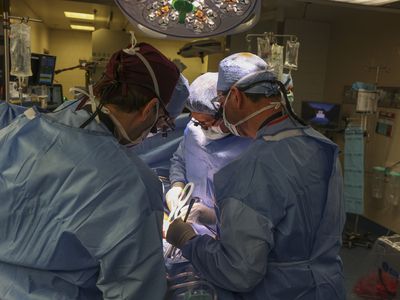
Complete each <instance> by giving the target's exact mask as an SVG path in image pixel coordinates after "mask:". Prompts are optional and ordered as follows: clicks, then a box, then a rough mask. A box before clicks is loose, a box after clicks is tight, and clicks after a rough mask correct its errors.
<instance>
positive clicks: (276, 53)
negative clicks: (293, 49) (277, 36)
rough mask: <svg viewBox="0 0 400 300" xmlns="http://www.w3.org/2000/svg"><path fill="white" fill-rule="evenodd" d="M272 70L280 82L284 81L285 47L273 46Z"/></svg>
mask: <svg viewBox="0 0 400 300" xmlns="http://www.w3.org/2000/svg"><path fill="white" fill-rule="evenodd" d="M270 63H271V66H272V68H273V70H271V71H272V72H273V73H274V74H275V76H276V78H277V79H278V80H279V81H282V75H283V46H279V45H278V44H273V45H272V48H271V59H270Z"/></svg>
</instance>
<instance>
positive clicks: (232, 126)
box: [222, 89, 281, 136]
mask: <svg viewBox="0 0 400 300" xmlns="http://www.w3.org/2000/svg"><path fill="white" fill-rule="evenodd" d="M231 92H232V89H231V90H230V91H229V93H228V95H227V96H226V102H225V105H224V106H226V104H227V103H228V100H229V97H230V95H231ZM280 106H281V102H271V103H270V104H269V105H267V106H265V107H263V108H261V109H259V110H257V111H255V112H253V113H252V114H250V115H248V116H247V117H245V118H244V119H242V120H240V121H238V122H236V123H235V124H232V123H230V122H229V121H228V119H227V118H226V110H225V108H224V109H223V111H222V117H223V119H224V124H225V126H226V128H228V129H229V131H230V132H232V133H233V134H234V135H236V136H240V133H239V131H238V129H237V128H238V126H240V125H242V124H243V123H245V122H247V121H248V120H250V119H251V118H254V117H255V116H257V115H259V114H260V113H262V112H264V111H266V110H269V109H271V108H274V109H278V108H279V107H280Z"/></svg>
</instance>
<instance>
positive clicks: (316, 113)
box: [301, 101, 340, 128]
mask: <svg viewBox="0 0 400 300" xmlns="http://www.w3.org/2000/svg"><path fill="white" fill-rule="evenodd" d="M301 116H302V118H303V119H304V120H305V121H306V122H307V123H309V124H310V125H314V126H317V127H326V128H337V127H339V118H340V105H338V104H334V103H325V102H314V101H303V102H302V106H301Z"/></svg>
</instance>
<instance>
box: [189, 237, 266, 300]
mask: <svg viewBox="0 0 400 300" xmlns="http://www.w3.org/2000/svg"><path fill="white" fill-rule="evenodd" d="M182 252H183V256H184V257H185V258H187V259H188V260H189V261H190V262H191V263H192V265H193V266H194V267H195V269H196V270H197V271H198V272H200V274H201V275H202V276H203V277H204V278H205V279H207V280H208V281H209V282H210V283H212V284H214V285H216V286H218V287H220V288H223V289H226V290H228V291H232V292H248V291H251V290H252V289H253V288H254V287H255V286H256V285H257V284H258V283H259V282H260V281H261V280H262V278H263V277H264V274H262V273H259V272H258V271H256V270H255V269H253V268H252V267H250V266H247V265H246V264H245V263H243V261H239V260H238V261H235V260H232V257H229V256H228V255H227V253H226V252H225V251H224V249H223V248H222V247H221V243H220V241H218V240H214V239H213V238H211V237H210V236H208V235H202V236H197V237H195V238H193V239H192V240H190V241H189V242H188V243H187V244H186V245H185V246H184V247H183V249H182ZM261 263H262V262H261Z"/></svg>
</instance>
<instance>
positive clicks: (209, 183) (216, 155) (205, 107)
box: [166, 73, 252, 234]
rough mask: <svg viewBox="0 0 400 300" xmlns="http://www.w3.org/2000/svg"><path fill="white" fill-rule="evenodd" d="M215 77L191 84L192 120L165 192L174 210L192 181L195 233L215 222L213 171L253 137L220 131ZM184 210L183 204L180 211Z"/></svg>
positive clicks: (232, 158)
mask: <svg viewBox="0 0 400 300" xmlns="http://www.w3.org/2000/svg"><path fill="white" fill-rule="evenodd" d="M217 80H218V73H206V74H203V75H201V76H200V77H198V78H197V79H196V80H195V81H193V83H192V84H191V85H190V88H189V91H190V96H189V98H188V101H187V104H186V107H187V108H188V109H189V110H190V111H191V113H192V121H191V122H190V123H189V124H188V125H187V127H186V129H185V133H184V137H183V140H182V141H181V143H180V145H179V147H178V149H177V151H176V152H175V153H174V155H173V157H172V159H171V168H170V174H169V178H170V182H171V184H172V187H171V189H170V190H169V191H168V193H167V194H166V202H167V205H168V207H169V209H170V210H174V209H175V208H176V206H177V205H178V197H179V195H180V193H181V192H182V189H183V187H184V186H185V184H187V183H188V182H193V183H194V185H195V188H194V191H193V194H192V196H194V197H198V198H199V202H198V203H195V204H194V206H193V208H192V210H191V214H190V215H189V220H190V221H191V222H193V223H195V228H196V230H197V232H198V233H208V234H212V232H210V231H209V230H208V229H207V228H206V227H204V226H203V225H206V226H207V227H208V228H210V229H212V226H213V225H215V223H216V217H215V212H214V199H215V197H214V186H213V177H214V174H215V173H216V172H218V171H219V170H220V169H221V168H222V167H224V166H225V165H227V164H228V163H229V162H231V161H232V160H234V159H235V158H237V157H238V156H239V155H240V154H241V153H242V152H243V151H244V150H245V149H246V148H247V147H248V145H249V144H250V143H251V141H252V140H251V139H248V138H241V137H237V136H234V135H232V134H230V132H229V130H226V132H223V130H224V129H226V128H225V127H223V128H221V125H222V126H223V122H222V118H220V116H218V111H219V107H220V103H219V102H218V101H217V100H218V97H217ZM221 117H222V116H221ZM185 212H186V209H185V208H184V209H183V210H182V214H185ZM210 226H211V227H210Z"/></svg>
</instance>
